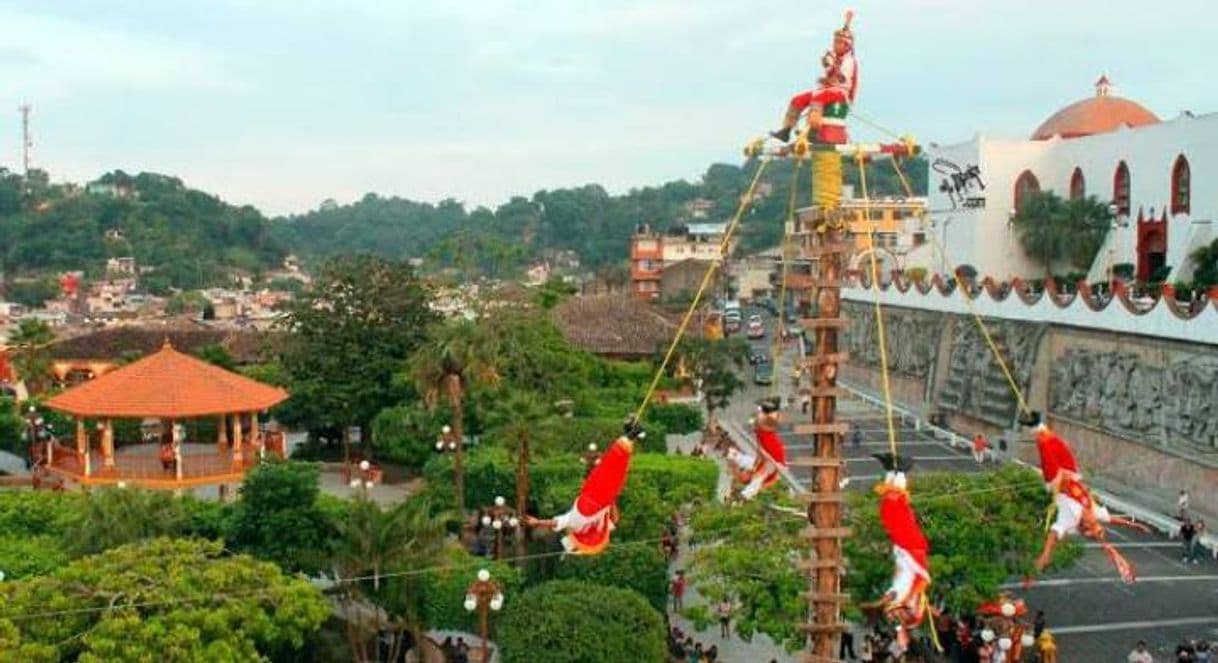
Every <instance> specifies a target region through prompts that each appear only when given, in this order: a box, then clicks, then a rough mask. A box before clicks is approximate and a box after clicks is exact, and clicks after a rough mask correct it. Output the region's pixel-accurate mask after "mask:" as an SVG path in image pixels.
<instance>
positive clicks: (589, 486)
mask: <svg viewBox="0 0 1218 663" xmlns="http://www.w3.org/2000/svg"><path fill="white" fill-rule="evenodd" d="M642 438H643V429H642V427H641V426H640V425H639V424H637V423H635V421H634V420H631V421H629V422H627V423H626V426H625V428H624V431H623V433H622V435H621V436H619V437H618V438H617V439H616V440H614V441H613V444H611V445H610V446H609V450H608V451H606V452H605V454H604V455H603V456H601V459H600V462H599V463H597V464H596V466H595V467H593V468H592V471H591V472H589V473H588V476H587V478H585V479H584V485H583V486H582V487H581V488H580V490H579V496H578V497H576V498H575V503H574V504H573V505H572V506H571V509H570V510H569V511H567V512H566V513H564V514H562V515H560V516H558V517H556V518H553V519H550V520H539V519H537V518H533V517H531V516H525V519H524V524H525V525H527V526H529V527H536V528H540V529H549V530H555V531H558V532H566V534H565V535H564V536H563V538H562V545H563V548H565V549H566V551H567V552H568V553H571V554H574V555H596V554H599V553H601V552H603V551H604V550H605V548H607V547H608V546H609V536H610V534H612V532H613V528H614V527H615V526H616V524H617V521H618V520H619V518H620V517H621V514H620V513H619V512H618V508H617V498H618V495H620V494H621V492H622V487H623V486H625V485H626V475H627V473H628V472H629V471H630V456H631V454H632V453H633V452H634V443H635V441H636V440H640V439H642Z"/></svg>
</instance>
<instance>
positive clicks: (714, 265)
mask: <svg viewBox="0 0 1218 663" xmlns="http://www.w3.org/2000/svg"><path fill="white" fill-rule="evenodd" d="M769 163H770V161H769V160H768V159H765V160H762V162H761V165H759V166H758V167H757V172H756V173H755V174H754V175H753V181H752V182H751V183H750V184H749V188H748V191H746V192H745V194H744V197H743V198H742V199H741V200H740V207H738V208H737V209H736V215H735V216H734V217H732V220H731V222H730V223H728V225H727V230H725V231H724V233H723V240H722V241H720V242H719V257H718V259H716V260H712V261H711V264H710V266H709V267H707V268H706V273H705V274H704V275H703V276H702V284H701V285H699V286H698V291H697V293H695V294H694V300H693V301H692V302H690V304H689V309H688V310H687V311H685V317H683V318H682V319H681V324H680V325H679V326H678V327H677V334H676V336H674V337H673V339H672V344H670V345H669V346H668V352H666V353H664V360H663V361H662V362H660V367H659V368H658V369H656V374H655V377H653V378H652V379H651V385H649V386H648V387H647V393H646V394H644V396H643V402H642V403H639V408H638V409H637V410H635V412H634V420H635V421H642V420H643V414H644V413H645V412H646V411H647V406H648V405H649V404H650V403H651V398H652V397H653V396H655V393H656V387H658V386H659V384H660V379H661V378H663V377H664V371H665V370H667V368H668V363H669V362H671V361H672V356H673V354H674V353H676V351H677V345H678V344H679V343H680V342H681V337H682V336H684V335H685V330H686V328H688V327H689V321H690V319H692V318H693V317H694V311H696V310H698V304H699V303H700V302H701V301H702V295H704V294H705V293H706V288H707V287H708V286H709V285H710V282H711V278H712V277H713V276H714V274H715V270H716V269H718V267H719V263H720V262H722V261H723V260H724V259H725V258H726V257H727V251H728V248H729V247H730V246H731V241H732V233H734V232H735V231H736V227H737V226H739V225H740V221H741V219H743V218H744V212H745V210H747V209H748V207H749V204H750V203H752V202H753V194H754V193H755V192H756V191H757V183H758V182H760V181H761V174H762V173H764V172H765V169H766V166H768V165H769Z"/></svg>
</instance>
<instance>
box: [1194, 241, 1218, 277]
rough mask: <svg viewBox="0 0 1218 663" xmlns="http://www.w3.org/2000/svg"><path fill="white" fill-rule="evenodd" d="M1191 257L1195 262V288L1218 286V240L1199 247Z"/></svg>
mask: <svg viewBox="0 0 1218 663" xmlns="http://www.w3.org/2000/svg"><path fill="white" fill-rule="evenodd" d="M1189 257H1190V258H1192V260H1193V287H1195V288H1209V287H1212V286H1215V285H1218V239H1216V240H1214V241H1212V242H1210V243H1209V244H1208V245H1206V246H1199V247H1197V248H1196V249H1194V250H1193V252H1192V254H1190V255H1189Z"/></svg>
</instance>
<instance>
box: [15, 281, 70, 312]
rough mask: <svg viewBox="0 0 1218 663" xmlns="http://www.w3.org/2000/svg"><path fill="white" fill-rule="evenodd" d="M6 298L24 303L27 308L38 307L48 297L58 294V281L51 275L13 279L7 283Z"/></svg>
mask: <svg viewBox="0 0 1218 663" xmlns="http://www.w3.org/2000/svg"><path fill="white" fill-rule="evenodd" d="M7 294H8V299H9V300H10V301H14V302H17V303H18V304H24V305H25V306H27V307H29V308H38V307H40V306H42V305H43V304H45V303H46V302H47V300H48V299H55V298H56V297H58V296H59V283H58V282H57V281H56V280H55V279H53V278H51V277H43V278H39V279H32V280H22V281H13V282H12V283H9V284H8V293H7Z"/></svg>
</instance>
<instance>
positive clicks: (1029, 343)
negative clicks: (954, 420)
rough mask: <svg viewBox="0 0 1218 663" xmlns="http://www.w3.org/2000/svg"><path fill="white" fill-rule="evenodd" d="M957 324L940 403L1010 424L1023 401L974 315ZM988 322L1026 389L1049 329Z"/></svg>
mask: <svg viewBox="0 0 1218 663" xmlns="http://www.w3.org/2000/svg"><path fill="white" fill-rule="evenodd" d="M954 325H955V328H954V329H953V333H952V349H951V359H950V360H949V364H948V369H947V370H948V372H947V379H946V380H945V381H944V383H943V387H942V389H941V390H940V392H939V405H940V406H941V407H943V408H944V409H947V410H951V411H954V412H958V413H960V414H965V415H968V416H970V417H974V418H976V419H980V420H982V421H986V422H989V423H992V424H994V425H996V426H1001V427H1004V428H1005V427H1008V426H1011V425H1012V424H1013V423H1014V421H1015V417H1016V414H1017V412H1016V411H1017V409H1018V407H1019V403H1018V400H1017V399H1016V398H1015V395H1014V394H1013V393H1011V387H1010V385H1009V384H1008V382H1007V379H1006V376H1005V375H1003V372H1002V369H1001V367H999V365H998V362H997V361H996V360H995V358H994V353H993V352H992V351H991V350H990V348H989V345H988V344H987V343H986V342H985V337H984V336H983V335H982V334H981V331H980V330H979V329H978V327H977V324H976V323H975V322H974V321H973V319H972V318H967V317H957V318H955V320H954ZM985 325H986V329H987V330H989V332H990V335H991V336H992V337H993V339H994V342H995V343H996V344H997V345H998V347H999V350H1000V351H1001V352H1002V355H1003V359H1004V360H1005V361H1006V362H1007V366H1008V368H1010V369H1011V373H1012V377H1013V378H1014V379H1015V382H1016V384H1018V385H1019V388H1020V390H1021V391H1023V392H1025V393H1026V392H1027V391H1028V387H1029V385H1030V383H1031V376H1032V368H1033V367H1034V366H1035V364H1036V353H1037V349H1038V348H1039V347H1040V339H1041V337H1042V336H1044V333H1045V329H1046V328H1047V327H1046V326H1045V325H1043V324H1033V323H1026V322H1012V321H998V320H987V321H985Z"/></svg>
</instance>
